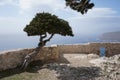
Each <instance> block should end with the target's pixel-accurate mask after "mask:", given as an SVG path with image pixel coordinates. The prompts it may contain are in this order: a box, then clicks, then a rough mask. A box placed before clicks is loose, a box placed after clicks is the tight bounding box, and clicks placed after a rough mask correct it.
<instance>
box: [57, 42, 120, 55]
mask: <svg viewBox="0 0 120 80" xmlns="http://www.w3.org/2000/svg"><path fill="white" fill-rule="evenodd" d="M101 47H104V48H105V49H106V52H105V53H106V56H113V55H115V54H120V43H87V44H76V45H75V44H74V45H58V50H59V53H87V54H89V53H93V54H98V55H99V54H100V48H101Z"/></svg>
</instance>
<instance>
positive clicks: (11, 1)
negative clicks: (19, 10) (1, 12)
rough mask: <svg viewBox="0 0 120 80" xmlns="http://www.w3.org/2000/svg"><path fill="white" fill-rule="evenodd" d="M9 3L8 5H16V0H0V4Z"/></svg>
mask: <svg viewBox="0 0 120 80" xmlns="http://www.w3.org/2000/svg"><path fill="white" fill-rule="evenodd" d="M6 4H10V5H16V6H17V5H18V3H17V0H0V6H3V5H6Z"/></svg>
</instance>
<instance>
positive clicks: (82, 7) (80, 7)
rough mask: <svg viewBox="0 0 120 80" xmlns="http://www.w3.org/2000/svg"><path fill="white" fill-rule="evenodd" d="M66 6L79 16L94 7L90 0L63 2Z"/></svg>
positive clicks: (68, 0) (67, 0)
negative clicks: (79, 13)
mask: <svg viewBox="0 0 120 80" xmlns="http://www.w3.org/2000/svg"><path fill="white" fill-rule="evenodd" d="M65 1H66V6H70V8H71V9H73V10H76V11H78V12H81V14H85V13H87V11H88V10H89V9H92V8H93V7H94V4H93V3H90V0H65Z"/></svg>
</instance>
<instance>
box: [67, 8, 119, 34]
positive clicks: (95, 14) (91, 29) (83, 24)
mask: <svg viewBox="0 0 120 80" xmlns="http://www.w3.org/2000/svg"><path fill="white" fill-rule="evenodd" d="M116 14H117V12H116V11H114V10H113V9H111V8H94V9H92V10H90V11H89V12H88V13H87V14H85V15H80V14H78V13H74V15H75V16H72V17H69V18H68V19H67V20H68V21H69V23H70V25H71V26H72V28H73V31H74V33H77V34H78V33H81V34H89V35H90V34H91V35H93V34H100V33H104V32H109V31H117V30H120V26H119V23H120V16H117V15H116Z"/></svg>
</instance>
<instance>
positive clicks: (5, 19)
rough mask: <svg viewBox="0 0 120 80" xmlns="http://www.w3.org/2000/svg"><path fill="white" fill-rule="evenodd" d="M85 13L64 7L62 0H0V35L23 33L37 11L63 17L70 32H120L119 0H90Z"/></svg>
mask: <svg viewBox="0 0 120 80" xmlns="http://www.w3.org/2000/svg"><path fill="white" fill-rule="evenodd" d="M91 2H93V3H94V4H95V7H94V8H93V9H92V10H89V11H88V13H87V14H85V15H81V14H80V13H78V12H76V11H74V10H72V9H70V8H69V7H66V6H65V1H64V0H0V34H24V32H23V29H24V27H25V26H26V24H29V22H30V21H31V20H32V18H33V17H34V16H35V14H36V13H38V12H43V11H44V12H49V13H52V14H55V15H57V16H58V17H59V18H62V19H64V20H67V21H68V22H69V24H70V26H71V27H72V29H73V32H74V34H91V35H93V34H100V33H104V32H112V31H120V25H119V23H120V5H119V3H120V0H91Z"/></svg>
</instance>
